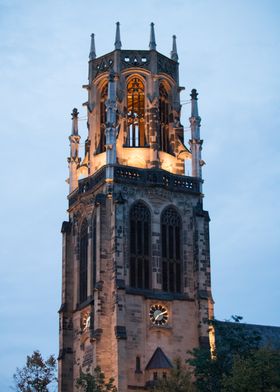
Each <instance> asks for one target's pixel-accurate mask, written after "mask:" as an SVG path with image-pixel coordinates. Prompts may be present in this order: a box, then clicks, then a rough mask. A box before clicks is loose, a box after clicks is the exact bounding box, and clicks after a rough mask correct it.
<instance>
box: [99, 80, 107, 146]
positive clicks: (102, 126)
mask: <svg viewBox="0 0 280 392" xmlns="http://www.w3.org/2000/svg"><path fill="white" fill-rule="evenodd" d="M107 99H108V84H106V85H105V86H104V87H103V89H102V91H101V94H100V140H99V145H98V152H99V153H101V152H104V151H105V144H106V134H105V131H106V101H107Z"/></svg>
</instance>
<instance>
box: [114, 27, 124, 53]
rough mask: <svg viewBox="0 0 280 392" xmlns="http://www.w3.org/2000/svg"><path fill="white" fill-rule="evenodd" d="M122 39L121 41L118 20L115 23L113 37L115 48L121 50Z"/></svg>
mask: <svg viewBox="0 0 280 392" xmlns="http://www.w3.org/2000/svg"><path fill="white" fill-rule="evenodd" d="M121 48H122V41H121V32H120V22H117V23H116V39H115V50H121Z"/></svg>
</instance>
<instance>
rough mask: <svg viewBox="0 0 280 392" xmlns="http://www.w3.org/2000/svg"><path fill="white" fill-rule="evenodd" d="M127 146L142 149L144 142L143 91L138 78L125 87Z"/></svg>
mask: <svg viewBox="0 0 280 392" xmlns="http://www.w3.org/2000/svg"><path fill="white" fill-rule="evenodd" d="M127 145H128V146H129V147H144V146H145V145H146V140H145V89H144V84H143V82H142V81H141V80H140V79H139V78H136V77H135V78H133V79H131V80H130V81H129V83H128V85H127Z"/></svg>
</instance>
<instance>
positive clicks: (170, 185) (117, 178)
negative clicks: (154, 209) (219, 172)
mask: <svg viewBox="0 0 280 392" xmlns="http://www.w3.org/2000/svg"><path fill="white" fill-rule="evenodd" d="M107 167H108V165H105V166H103V167H102V168H101V169H99V170H98V171H97V172H96V173H94V174H93V175H92V176H89V177H87V178H84V179H82V180H79V184H78V188H77V189H75V191H74V192H72V193H70V194H69V196H68V200H69V208H70V207H72V206H73V205H74V204H75V203H76V202H78V201H79V199H80V197H81V195H83V194H87V193H92V192H94V191H95V190H97V189H98V188H99V187H100V186H102V185H103V184H105V183H106V168H107ZM113 173H114V177H113V184H114V183H120V184H130V185H139V186H141V185H142V186H145V187H154V186H157V187H161V188H164V189H166V190H169V191H176V192H186V193H192V194H200V189H201V187H200V185H201V183H202V180H201V179H200V178H197V177H190V176H184V175H176V174H172V173H170V172H168V171H166V170H163V169H157V168H152V169H139V168H136V167H131V166H124V165H113Z"/></svg>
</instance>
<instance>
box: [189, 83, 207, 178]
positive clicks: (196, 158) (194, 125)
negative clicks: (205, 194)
mask: <svg viewBox="0 0 280 392" xmlns="http://www.w3.org/2000/svg"><path fill="white" fill-rule="evenodd" d="M190 96H191V117H190V118H189V120H190V128H191V140H190V141H189V144H190V147H191V153H192V176H193V177H198V178H202V173H201V167H202V166H203V165H204V164H205V162H204V161H203V160H202V159H201V150H202V143H203V140H201V139H200V122H201V118H200V117H199V115H198V104H197V96H198V92H197V91H196V89H192V91H191V94H190Z"/></svg>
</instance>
